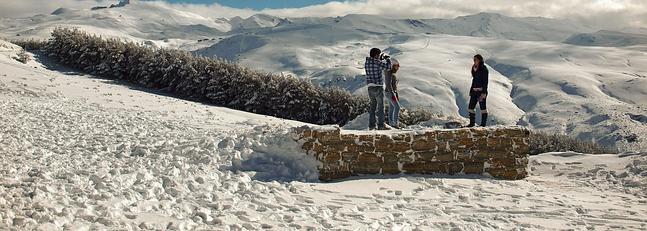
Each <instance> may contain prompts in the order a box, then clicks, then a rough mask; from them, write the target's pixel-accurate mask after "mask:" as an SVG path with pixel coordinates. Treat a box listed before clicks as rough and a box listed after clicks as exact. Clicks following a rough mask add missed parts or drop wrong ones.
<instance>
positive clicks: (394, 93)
mask: <svg viewBox="0 0 647 231" xmlns="http://www.w3.org/2000/svg"><path fill="white" fill-rule="evenodd" d="M391 65H392V66H391V70H388V71H386V72H385V75H384V77H385V78H384V83H385V85H386V87H385V88H384V96H386V98H387V100H388V101H389V114H388V117H389V125H391V127H393V128H395V129H399V128H400V126H399V123H400V97H399V96H398V78H397V75H396V73H397V72H398V70H399V69H400V63H399V62H398V60H396V59H394V58H391Z"/></svg>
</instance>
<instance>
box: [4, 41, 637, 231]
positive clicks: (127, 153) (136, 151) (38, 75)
mask: <svg viewBox="0 0 647 231" xmlns="http://www.w3.org/2000/svg"><path fill="white" fill-rule="evenodd" d="M19 49H20V48H18V47H17V46H15V45H12V44H9V43H7V42H4V41H0V110H1V111H2V115H1V116H0V137H1V138H2V139H0V157H1V158H0V162H1V163H0V226H2V227H9V228H12V229H43V230H58V229H73V230H79V229H128V230H131V229H179V230H192V229H222V230H241V229H246V230H258V229H279V230H282V229H360V230H365V229H370V230H416V229H417V230H429V229H514V228H520V227H521V228H528V229H587V228H596V229H620V228H622V229H633V230H644V229H645V228H647V226H646V224H647V220H646V219H645V217H647V210H646V208H647V195H646V194H645V191H644V190H643V189H644V188H645V187H647V184H646V183H647V155H646V154H644V153H643V154H633V155H589V154H579V153H546V154H542V155H539V156H533V157H531V159H530V174H531V176H529V177H528V178H527V179H525V180H520V181H500V180H494V179H491V178H487V177H476V176H443V175H434V176H395V177H378V178H376V177H365V178H356V179H351V180H347V181H340V182H334V183H319V182H317V181H316V180H315V179H316V165H313V164H316V163H313V162H312V160H313V159H312V158H309V157H307V156H305V154H304V153H302V151H301V150H299V148H298V144H296V143H294V142H293V141H292V140H291V138H290V137H289V136H287V135H286V134H287V132H288V130H289V129H290V128H291V127H294V126H300V125H303V124H302V123H300V122H295V121H288V120H282V119H277V118H272V117H267V116H260V115H255V114H251V113H246V112H240V111H235V110H230V109H226V108H221V107H214V106H208V105H203V104H199V103H194V102H189V101H184V100H179V99H175V98H171V97H168V96H165V95H162V94H160V93H157V92H151V91H148V90H146V89H140V88H137V87H135V86H131V85H128V84H125V83H120V82H114V81H109V80H104V79H100V78H96V77H93V76H88V75H83V74H80V73H77V72H74V71H72V70H68V69H65V68H63V67H59V66H57V65H55V64H53V63H52V62H50V61H48V60H47V59H46V58H43V57H39V56H36V57H35V58H36V60H35V61H34V60H32V61H30V62H28V63H27V64H23V63H20V62H18V61H16V60H14V59H13V58H12V57H15V56H16V55H17V52H18V51H19ZM30 55H32V54H30Z"/></svg>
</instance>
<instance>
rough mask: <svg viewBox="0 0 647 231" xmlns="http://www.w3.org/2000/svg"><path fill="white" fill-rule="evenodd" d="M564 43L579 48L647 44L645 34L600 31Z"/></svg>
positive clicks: (581, 35)
mask: <svg viewBox="0 0 647 231" xmlns="http://www.w3.org/2000/svg"><path fill="white" fill-rule="evenodd" d="M564 43H568V44H573V45H580V46H603V47H623V46H635V45H641V44H647V34H634V33H623V32H618V31H608V30H602V31H598V32H595V33H582V34H576V35H573V36H571V37H569V38H568V39H567V40H566V41H564Z"/></svg>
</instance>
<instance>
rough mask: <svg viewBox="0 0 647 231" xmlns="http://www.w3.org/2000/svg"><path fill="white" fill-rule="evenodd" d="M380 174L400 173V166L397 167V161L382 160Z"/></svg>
mask: <svg viewBox="0 0 647 231" xmlns="http://www.w3.org/2000/svg"><path fill="white" fill-rule="evenodd" d="M382 174H390V175H395V174H400V168H398V163H397V162H384V166H383V167H382Z"/></svg>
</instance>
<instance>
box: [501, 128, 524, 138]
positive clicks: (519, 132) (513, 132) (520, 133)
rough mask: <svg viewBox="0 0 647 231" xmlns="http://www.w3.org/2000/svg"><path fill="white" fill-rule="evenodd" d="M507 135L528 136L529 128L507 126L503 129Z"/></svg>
mask: <svg viewBox="0 0 647 231" xmlns="http://www.w3.org/2000/svg"><path fill="white" fill-rule="evenodd" d="M505 131H506V133H507V135H508V137H529V136H530V130H528V129H526V128H509V129H506V130H505Z"/></svg>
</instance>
